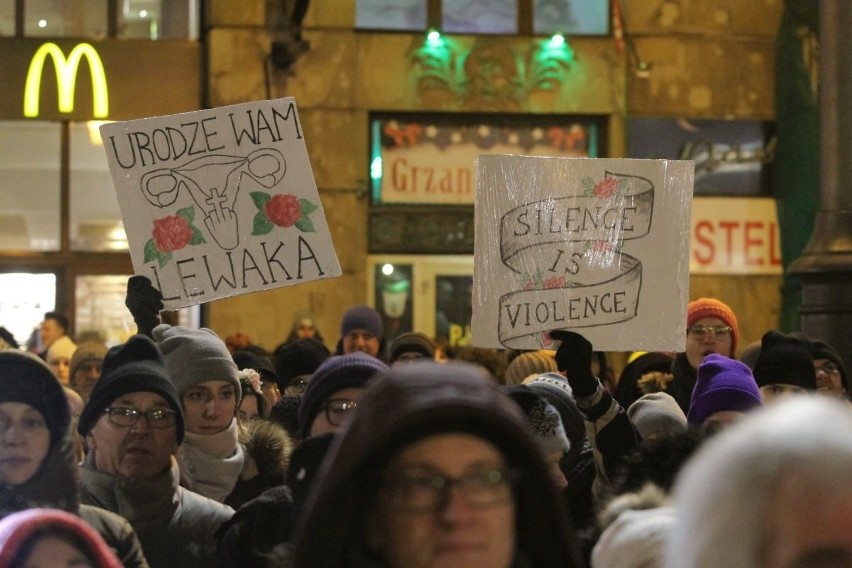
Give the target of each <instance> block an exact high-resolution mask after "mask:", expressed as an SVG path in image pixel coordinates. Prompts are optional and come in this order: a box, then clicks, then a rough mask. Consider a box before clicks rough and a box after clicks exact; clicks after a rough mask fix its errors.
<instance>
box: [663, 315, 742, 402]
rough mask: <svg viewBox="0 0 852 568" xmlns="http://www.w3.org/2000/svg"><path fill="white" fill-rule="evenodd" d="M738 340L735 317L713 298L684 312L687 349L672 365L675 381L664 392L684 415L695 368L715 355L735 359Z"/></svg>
mask: <svg viewBox="0 0 852 568" xmlns="http://www.w3.org/2000/svg"><path fill="white" fill-rule="evenodd" d="M739 338H740V328H739V325H738V324H737V316H736V315H734V312H733V310H731V308H730V307H729V306H728V305H727V304H725V303H724V302H722V301H720V300H717V299H716V298H699V299H697V300H694V301H692V302H690V303H689V305H688V306H687V308H686V347H685V349H684V352H683V353H678V354H677V356H676V357H675V360H674V363H673V364H672V374H673V375H674V379H673V380H672V381H671V383H669V385H668V388H667V389H666V392H668V394H670V395H672V396H673V397H674V399H675V400H676V401H677V403H678V405H679V406H680V407H681V409H682V410H683V412H684V414H686V413H687V412H689V401H690V399H691V397H692V389H693V388H695V380H696V374H697V372H698V367H699V365H701V362H702V361H703V360H704V358H705V357H706V356H707V355H710V354H711V353H718V354H719V355H724V356H725V357H730V358H731V359H734V358H735V357H736V352H737V344H738V343H739Z"/></svg>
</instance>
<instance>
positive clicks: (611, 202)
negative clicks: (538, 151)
mask: <svg viewBox="0 0 852 568" xmlns="http://www.w3.org/2000/svg"><path fill="white" fill-rule="evenodd" d="M692 176H693V165H692V162H689V161H677V160H629V159H587V158H560V157H534V156H512V155H484V156H480V157H479V158H478V163H477V182H476V203H475V215H476V229H475V245H474V277H473V281H474V292H473V320H472V327H473V344H474V345H476V346H479V347H493V348H513V349H539V348H546V347H550V346H551V345H552V343H553V342H552V340H551V339H550V337H549V335H548V333H547V332H549V331H552V330H555V329H570V330H574V331H577V332H578V333H581V334H582V335H583V336H585V337H586V338H587V339H588V340H589V341H591V342H592V344H593V345H594V346H595V349H598V350H601V351H627V350H633V349H642V350H647V351H652V350H653V351H666V350H671V351H682V350H683V348H684V345H685V342H686V304H687V302H688V300H689V234H690V233H689V229H690V223H689V218H690V207H691V199H692Z"/></svg>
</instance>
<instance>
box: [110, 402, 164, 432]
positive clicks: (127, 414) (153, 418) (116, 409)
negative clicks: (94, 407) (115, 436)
mask: <svg viewBox="0 0 852 568" xmlns="http://www.w3.org/2000/svg"><path fill="white" fill-rule="evenodd" d="M104 413H106V414H107V416H108V417H109V421H110V422H111V423H112V424H114V425H116V426H121V427H123V428H128V427H130V426H133V425H134V424H136V423H137V422H139V419H140V418H142V417H143V416H144V417H145V420H147V421H148V426H150V427H151V428H168V427H169V426H174V425H175V423H176V422H177V412H175V411H174V410H172V409H170V408H156V409H154V410H148V411H147V412H142V411H139V410H136V409H135V408H125V407H123V406H113V407H111V408H107V409H106V410H104Z"/></svg>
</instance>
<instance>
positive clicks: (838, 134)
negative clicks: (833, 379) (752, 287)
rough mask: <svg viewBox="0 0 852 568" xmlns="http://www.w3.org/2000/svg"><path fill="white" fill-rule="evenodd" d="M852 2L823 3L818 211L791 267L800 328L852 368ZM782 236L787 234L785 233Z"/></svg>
mask: <svg viewBox="0 0 852 568" xmlns="http://www.w3.org/2000/svg"><path fill="white" fill-rule="evenodd" d="M850 28H852V2H849V1H848V0H821V1H820V2H819V62H820V63H819V64H820V71H819V76H820V86H819V103H820V178H821V180H820V191H819V193H820V210H819V212H818V213H817V216H816V220H815V223H814V230H813V233H812V235H811V239H810V242H809V243H808V245H807V247H806V248H805V250H804V252H803V253H802V255H801V256H800V257H799V258H798V259H796V260H795V261H794V262H793V263H792V264H791V266H790V268H789V271H790V273H791V274H794V275H796V276H798V277H799V279H800V280H801V284H802V303H801V311H800V313H801V323H802V331H803V332H805V333H806V334H807V335H808V336H810V337H815V338H820V339H823V340H824V341H827V342H828V343H829V344H831V345H832V346H833V347H834V348H835V349H837V350H838V352H839V353H840V354H841V356H842V357H843V359H844V361H845V363H846V365H847V368H852V104H850V103H849V101H850V100H852V34H850V33H849V30H850ZM782 238H783V235H782Z"/></svg>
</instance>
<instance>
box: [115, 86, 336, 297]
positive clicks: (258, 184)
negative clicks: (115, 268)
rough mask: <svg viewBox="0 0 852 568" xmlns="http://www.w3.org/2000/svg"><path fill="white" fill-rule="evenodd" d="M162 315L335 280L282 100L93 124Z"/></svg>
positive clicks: (292, 111) (300, 149) (293, 121)
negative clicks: (158, 297) (160, 298)
mask: <svg viewBox="0 0 852 568" xmlns="http://www.w3.org/2000/svg"><path fill="white" fill-rule="evenodd" d="M100 131H101V137H102V139H103V141H104V148H105V150H106V154H107V159H108V160H109V167H110V173H111V174H112V179H113V182H114V184H115V188H116V193H117V196H118V204H119V207H120V208H121V215H122V219H123V221H124V228H125V231H126V232H127V239H128V241H129V243H130V255H131V258H132V260H133V268H134V270H135V272H136V273H137V274H143V275H145V276H148V277H149V278H150V279H151V281H152V282H153V283H154V285H155V286H157V288H159V289H160V290H161V291H162V293H163V303H164V305H165V307H166V309H175V308H181V307H185V306H191V305H194V304H198V303H201V302H209V301H211V300H215V299H218V298H225V297H229V296H235V295H238V294H246V293H249V292H255V291H258V290H268V289H272V288H278V287H281V286H288V285H292V284H298V283H302V282H308V281H311V280H317V279H323V278H332V277H335V276H340V275H341V270H340V265H339V263H338V261H337V256H336V255H335V252H334V246H333V243H332V241H331V235H330V234H329V230H328V225H327V224H326V220H325V215H324V212H323V209H322V204H321V203H320V200H319V194H318V192H317V186H316V182H315V181H314V176H313V171H312V170H311V165H310V161H309V159H308V153H307V148H306V146H305V141H304V136H303V133H302V126H301V124H300V123H299V117H298V113H297V112H296V103H295V101H294V100H293V99H292V98H285V99H277V100H269V101H260V102H253V103H247V104H241V105H234V106H228V107H221V108H216V109H211V110H203V111H198V112H191V113H185V114H176V115H171V116H161V117H154V118H145V119H141V120H132V121H128V122H117V123H112V124H105V125H103V126H101V128H100Z"/></svg>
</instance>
